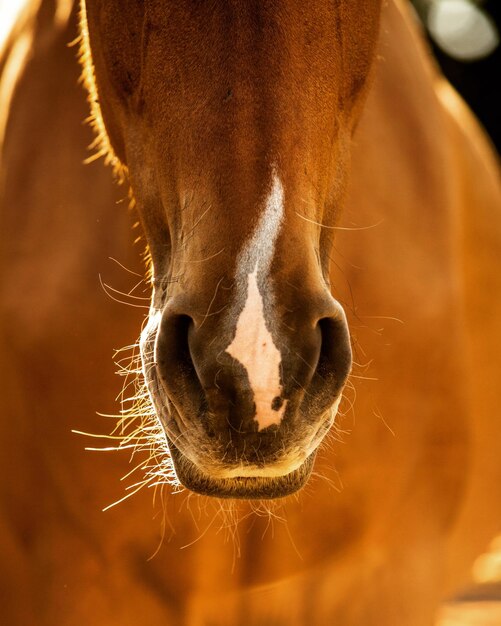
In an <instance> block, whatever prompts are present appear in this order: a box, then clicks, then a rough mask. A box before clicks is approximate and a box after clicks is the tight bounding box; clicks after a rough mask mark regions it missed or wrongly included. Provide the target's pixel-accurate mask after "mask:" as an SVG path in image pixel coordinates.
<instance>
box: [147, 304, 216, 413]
mask: <svg viewBox="0 0 501 626" xmlns="http://www.w3.org/2000/svg"><path fill="white" fill-rule="evenodd" d="M193 325H194V322H193V319H192V318H191V317H189V316H188V315H179V314H164V317H163V319H162V323H161V326H160V330H159V333H158V337H157V342H156V346H155V355H156V363H157V370H158V373H159V376H160V379H161V381H162V384H163V386H164V388H165V390H166V392H167V395H168V396H169V398H170V399H171V400H172V402H173V403H174V405H175V406H176V408H177V409H178V412H180V413H183V412H184V411H186V409H187V407H184V406H183V405H184V399H185V398H190V399H191V402H190V405H191V406H193V400H195V402H196V405H197V407H198V409H197V410H198V414H199V415H200V414H201V413H203V412H204V409H205V395H204V393H203V389H202V386H201V384H200V381H199V378H198V375H197V372H196V369H195V365H194V363H193V359H192V356H191V351H190V346H189V334H190V331H191V329H192V328H193ZM192 412H193V408H192V409H191V410H190V411H189V413H188V414H191V413H192Z"/></svg>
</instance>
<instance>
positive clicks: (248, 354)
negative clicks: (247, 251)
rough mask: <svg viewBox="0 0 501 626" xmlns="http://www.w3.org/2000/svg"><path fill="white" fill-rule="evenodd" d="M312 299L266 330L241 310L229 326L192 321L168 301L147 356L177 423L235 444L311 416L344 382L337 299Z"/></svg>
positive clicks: (345, 342) (344, 347)
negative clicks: (151, 358)
mask: <svg viewBox="0 0 501 626" xmlns="http://www.w3.org/2000/svg"><path fill="white" fill-rule="evenodd" d="M309 300H310V302H311V301H315V298H310V299H309ZM316 300H317V302H318V301H319V300H320V301H321V304H320V305H318V304H317V305H315V306H312V305H311V303H310V302H304V303H303V304H302V305H300V306H296V307H295V309H294V310H293V311H285V310H284V312H283V313H282V315H281V316H279V315H275V320H274V322H273V324H272V326H273V328H271V330H270V329H269V328H268V325H267V324H266V323H263V324H262V325H261V327H259V324H258V323H256V322H254V323H253V321H252V320H251V319H249V320H247V319H245V316H244V315H243V314H242V315H241V317H240V320H239V321H238V322H237V323H236V325H235V321H234V320H233V321H232V320H228V319H222V318H219V319H216V318H213V319H205V318H204V319H203V320H202V322H201V323H200V322H199V323H197V321H196V319H197V318H196V315H194V314H193V313H192V312H190V311H189V307H181V306H179V303H175V302H171V303H169V305H168V306H167V308H166V309H165V311H164V313H163V316H162V321H161V324H160V328H159V331H158V335H157V341H156V347H155V361H156V367H157V371H158V374H159V377H160V380H161V382H162V385H163V386H164V388H165V390H166V392H167V396H168V398H169V400H170V401H171V402H172V403H173V404H174V406H175V407H176V409H177V413H178V415H179V419H180V421H181V422H182V425H183V426H186V425H191V426H190V427H195V428H198V427H200V426H201V427H202V428H204V429H205V431H206V433H207V434H208V435H209V436H217V437H218V438H219V439H220V440H225V439H226V440H228V441H229V440H231V441H232V443H233V444H234V445H235V446H236V448H235V449H237V448H239V446H238V440H239V437H240V436H242V437H240V439H242V440H243V439H244V438H245V437H243V436H244V435H251V434H252V433H260V432H261V433H262V432H265V431H268V430H271V431H272V432H274V433H275V434H276V432H277V429H278V430H279V431H290V430H291V429H293V428H295V427H301V426H302V425H305V424H306V425H307V424H311V423H314V422H315V421H317V420H319V419H320V418H321V417H322V416H323V414H325V412H326V411H327V410H328V409H329V408H330V407H331V406H332V405H333V404H334V402H335V401H336V399H337V398H338V396H339V394H340V392H341V390H342V387H343V386H344V383H345V382H346V378H347V376H348V374H349V371H350V368H351V348H350V342H349V334H348V327H347V323H346V319H345V315H344V312H343V310H342V308H341V307H340V305H339V304H338V303H337V302H336V301H335V300H334V299H333V298H332V297H330V295H329V296H328V297H322V298H320V299H319V298H317V299H316ZM276 308H277V309H279V307H276ZM235 326H236V328H235ZM272 426H275V427H276V428H274V429H273V428H272V429H270V427H272ZM243 445H244V446H245V443H244V444H243Z"/></svg>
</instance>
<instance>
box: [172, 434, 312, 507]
mask: <svg viewBox="0 0 501 626" xmlns="http://www.w3.org/2000/svg"><path fill="white" fill-rule="evenodd" d="M167 442H168V444H169V450H170V453H171V457H172V461H173V463H174V468H175V471H176V475H177V478H178V480H179V482H180V483H181V484H182V485H183V486H184V487H186V488H187V489H189V490H190V491H193V492H195V493H198V494H200V495H205V496H212V497H216V498H226V499H227V498H234V499H245V500H254V499H264V500H271V499H276V498H283V497H285V496H288V495H291V494H293V493H295V492H296V491H298V490H299V489H301V487H303V486H304V485H305V483H306V482H307V480H308V478H309V477H310V474H311V471H312V469H313V464H314V461H315V456H316V450H315V451H314V452H312V453H311V454H310V455H309V456H308V457H307V458H306V459H305V461H304V462H303V463H302V464H301V465H300V466H299V467H298V468H296V469H294V470H293V471H291V472H289V473H287V474H284V475H281V476H269V477H262V476H254V477H253V476H235V477H231V478H217V477H216V478H214V477H212V476H209V475H208V474H206V473H205V472H204V471H203V470H202V469H201V468H200V467H198V466H197V465H195V463H193V462H192V461H191V460H190V459H188V458H187V457H186V456H185V455H184V454H183V453H182V452H181V451H180V450H179V448H178V447H177V446H176V445H175V444H174V443H173V442H172V440H171V439H170V437H168V436H167Z"/></svg>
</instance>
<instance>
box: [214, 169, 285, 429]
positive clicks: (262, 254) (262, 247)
mask: <svg viewBox="0 0 501 626" xmlns="http://www.w3.org/2000/svg"><path fill="white" fill-rule="evenodd" d="M283 213H284V206H283V188H282V184H281V182H280V180H279V178H278V177H277V175H276V174H273V180H272V187H271V191H270V194H269V196H268V198H267V201H266V208H265V210H264V213H263V215H262V216H261V219H260V220H259V224H258V225H257V228H256V230H255V232H254V235H253V237H252V239H251V240H250V241H249V243H248V244H247V245H246V246H245V248H244V249H243V251H242V253H241V255H240V260H239V267H238V270H237V276H238V277H239V282H240V291H241V293H242V294H243V293H245V291H246V292H247V299H246V302H245V306H244V308H243V310H242V312H241V313H240V317H239V318H238V321H237V327H236V332H235V338H234V339H233V341H232V342H231V344H230V345H229V346H228V347H227V348H226V352H228V354H230V355H231V356H232V357H233V358H234V359H236V360H237V361H239V362H240V363H241V364H242V365H243V366H244V368H245V369H246V371H247V376H248V377H249V383H250V386H251V389H252V391H253V393H254V402H255V405H256V414H255V416H254V419H255V420H256V421H257V423H258V429H259V430H263V429H264V428H267V427H268V426H271V425H272V424H280V422H281V421H282V418H283V416H284V412H285V408H286V405H287V401H286V400H282V405H281V407H280V408H279V409H278V410H273V408H272V404H273V400H274V399H275V398H277V397H279V396H280V395H281V393H282V388H281V385H280V363H281V361H282V355H281V354H280V350H279V349H278V348H277V346H276V345H275V343H274V342H273V338H272V336H271V333H270V332H269V330H268V328H267V327H266V321H265V310H264V301H263V297H262V295H261V292H260V291H259V286H258V275H266V274H267V272H268V270H269V266H270V263H271V259H272V258H273V254H274V249H275V242H276V239H277V236H278V232H279V230H280V226H281V224H282V219H283Z"/></svg>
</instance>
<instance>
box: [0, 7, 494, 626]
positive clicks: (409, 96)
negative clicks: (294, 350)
mask: <svg viewBox="0 0 501 626" xmlns="http://www.w3.org/2000/svg"><path fill="white" fill-rule="evenodd" d="M34 4H36V3H34ZM53 9H54V6H53V2H50V1H49V0H47V1H44V2H42V3H41V7H40V10H39V11H38V12H37V11H34V12H33V14H32V15H31V16H30V15H28V16H27V17H26V21H25V24H24V28H23V29H22V31H21V34H24V36H25V37H27V38H28V39H27V41H28V42H29V45H28V47H27V48H26V49H27V50H30V51H31V52H29V54H28V55H27V56H26V57H25V58H24V59H23V58H22V55H21V53H20V59H21V61H24V62H22V63H20V64H19V67H18V68H16V62H15V52H16V48H15V46H14V47H13V46H12V45H11V46H7V49H6V53H5V57H4V60H3V70H4V76H3V80H4V82H3V83H2V84H3V85H5V82H6V80H7V78H8V79H9V80H10V81H11V84H13V85H14V89H13V91H12V92H11V98H7V96H8V95H9V90H8V89H5V88H4V90H3V91H0V94H1V95H2V97H4V98H5V99H6V100H7V101H8V102H7V103H8V104H9V106H10V114H9V118H8V122H7V126H6V131H5V135H4V137H3V138H2V153H1V172H2V173H1V189H0V194H1V196H0V200H1V211H0V220H1V225H0V236H1V248H0V259H1V261H0V262H1V271H2V281H1V284H0V300H1V303H2V308H1V318H0V319H1V328H0V342H1V343H0V345H1V346H2V348H1V354H0V380H1V381H2V401H3V406H2V419H1V421H0V446H1V452H0V468H1V475H2V482H1V487H0V552H1V554H2V558H1V565H0V590H1V598H2V622H3V623H5V624H8V625H9V626H17V625H19V626H21V625H23V626H26V625H30V626H31V625H32V624H33V625H34V626H35V625H36V626H45V625H47V626H52V625H54V624H57V625H61V626H70V625H71V626H73V625H75V626H80V625H81V624H92V625H93V626H109V625H110V624H113V625H115V624H116V625H117V626H136V625H137V624H145V625H148V626H150V625H151V626H157V625H158V626H160V625H162V626H163V625H171V624H172V625H173V626H174V625H176V626H177V625H181V624H185V625H186V626H209V625H214V626H216V625H217V626H226V625H232V626H235V625H237V624H238V625H242V626H244V625H245V626H264V625H266V624H274V625H278V624H280V625H282V624H283V625H285V624H286V625H287V626H299V625H301V624H309V625H315V626H324V625H327V624H339V625H342V626H361V625H362V624H363V625H364V626H371V625H373V626H382V625H384V626H393V625H394V626H402V625H405V626H426V625H428V626H429V625H430V624H431V623H432V619H433V614H434V611H435V609H436V606H437V604H438V603H439V602H440V600H441V599H442V598H443V596H444V594H446V593H450V592H451V591H452V590H453V589H455V588H457V587H458V586H460V585H462V584H464V583H465V582H466V581H468V579H469V572H470V567H471V563H472V560H473V559H474V558H475V556H476V555H477V554H479V553H480V552H481V551H482V549H484V548H485V546H486V544H487V542H488V541H489V540H490V538H491V537H492V536H493V535H494V534H495V533H496V532H497V531H499V527H500V524H501V523H500V520H501V498H500V497H499V485H500V484H501V454H500V443H499V441H500V439H499V424H500V420H499V402H498V387H499V381H500V380H501V359H500V349H501V326H500V324H499V319H501V273H500V272H499V259H500V258H501V256H500V255H501V214H500V206H501V205H500V201H501V190H500V185H499V178H498V170H497V164H496V162H495V159H494V157H493V154H492V151H491V148H490V146H489V145H488V143H487V141H486V139H485V137H484V136H483V134H482V132H481V130H480V129H479V128H478V125H477V123H476V122H475V120H474V119H473V118H472V116H471V114H470V113H469V111H468V110H467V109H466V108H465V106H464V105H463V103H462V102H461V101H460V100H459V98H458V97H457V96H456V94H455V93H454V92H453V91H452V89H451V88H450V87H449V86H448V85H447V84H446V83H445V82H444V81H443V79H442V78H440V77H439V76H438V75H437V72H436V70H435V68H434V67H433V65H432V63H431V61H430V59H429V56H428V53H427V51H426V50H425V49H424V46H423V44H422V41H421V37H420V35H419V34H418V33H417V32H416V27H415V25H414V24H413V23H412V19H411V18H410V17H409V15H408V12H407V10H406V8H405V6H403V5H402V4H401V3H400V2H393V1H391V2H389V3H388V4H387V6H385V7H384V10H383V15H382V26H381V40H380V43H379V51H378V55H379V57H380V60H379V62H378V63H377V66H376V70H375V76H374V81H373V85H372V87H371V90H370V94H369V97H368V100H367V102H366V104H365V108H364V112H363V115H362V119H361V121H360V123H359V126H358V128H357V131H356V134H355V137H354V140H353V147H352V155H353V156H352V160H353V165H352V173H351V179H350V180H351V183H350V189H349V192H348V197H347V199H346V202H345V209H344V218H343V222H342V225H346V226H347V227H351V226H352V225H353V226H354V227H355V228H354V230H346V231H342V230H341V231H339V233H338V234H337V239H336V247H335V252H334V255H333V265H332V284H333V285H334V289H335V292H336V296H337V297H338V298H339V300H340V301H341V302H342V303H343V305H344V306H345V308H346V311H347V315H348V319H349V322H350V326H351V331H352V334H353V336H354V341H355V351H354V355H355V361H356V362H357V363H358V364H361V365H363V364H366V363H369V365H368V366H367V367H364V368H361V367H358V368H355V372H354V373H355V376H354V377H353V379H352V382H353V383H354V385H355V387H356V403H355V405H354V408H353V410H351V409H350V406H349V405H350V399H351V400H353V399H354V398H352V397H351V398H350V394H349V393H347V396H348V399H347V400H346V401H345V404H344V407H343V405H342V407H341V409H342V411H343V412H344V413H345V415H344V417H343V418H342V421H341V422H340V424H339V426H340V428H341V429H342V430H345V431H350V434H344V435H342V439H343V443H339V442H337V441H335V440H332V441H331V442H330V443H329V444H328V445H325V446H324V447H323V448H322V449H321V453H320V455H319V458H318V460H317V465H316V473H317V474H318V475H320V477H315V478H314V479H312V481H311V482H310V483H309V484H308V486H307V487H306V488H305V489H304V490H303V491H302V492H301V493H300V495H299V496H298V497H291V498H289V499H287V500H286V501H284V503H283V504H281V505H280V506H279V507H278V508H277V511H276V512H277V515H278V517H279V519H277V520H274V519H273V518H272V519H271V520H270V519H269V518H268V517H267V516H259V515H256V514H255V513H251V512H250V508H249V507H248V506H247V505H246V504H245V503H242V504H238V505H236V513H235V516H236V518H237V519H238V520H239V523H238V526H237V528H236V530H233V528H232V527H230V528H229V529H227V528H226V529H225V528H221V520H222V519H224V518H222V517H221V516H218V515H217V514H216V513H217V510H218V506H219V505H217V504H215V503H213V502H212V501H210V500H206V499H203V498H199V497H191V496H190V495H188V494H187V493H181V494H170V493H168V491H167V490H164V491H163V492H162V493H163V502H162V506H159V505H158V503H157V508H156V509H153V508H152V506H151V496H152V492H151V490H147V489H145V490H143V491H140V492H139V493H138V494H137V495H136V496H134V497H133V498H131V499H130V500H128V501H127V502H125V503H123V504H121V505H120V506H117V507H115V508H112V509H110V510H109V511H108V512H106V513H105V514H103V513H101V509H102V508H103V507H104V506H106V505H108V504H109V503H110V502H112V501H113V500H115V499H118V498H120V497H121V496H122V495H123V494H122V485H121V484H120V482H119V479H120V477H121V476H123V475H124V474H125V473H127V472H128V471H129V469H130V468H129V465H128V454H127V453H123V454H121V455H118V454H97V453H89V452H85V451H84V450H83V447H84V445H85V444H84V441H83V440H82V438H81V437H77V436H75V435H74V434H72V433H71V430H72V429H77V430H83V431H87V432H103V431H104V430H106V427H107V425H106V422H104V420H103V418H101V417H98V416H96V415H95V411H96V410H99V411H102V412H116V407H115V405H114V402H113V400H114V397H115V396H116V394H117V393H118V391H119V389H120V381H119V380H118V379H116V377H114V375H113V367H112V364H111V359H110V356H111V353H112V350H113V348H118V347H121V346H123V345H127V344H131V343H133V342H134V341H135V340H136V338H137V334H138V330H139V328H140V325H141V323H142V320H143V318H144V311H142V310H141V309H140V308H133V307H126V306H122V305H120V304H118V303H116V302H114V301H113V300H111V299H110V298H109V297H107V295H106V294H105V292H104V291H103V289H102V288H101V286H100V283H99V275H100V274H102V275H103V277H104V278H103V280H104V282H106V283H111V284H112V285H113V286H116V287H117V288H118V289H121V290H123V291H128V290H129V289H130V288H131V286H133V285H134V283H135V280H134V278H132V279H131V278H129V274H127V273H126V272H124V270H122V269H121V268H120V267H118V266H117V264H115V263H113V262H111V261H109V258H110V257H111V258H115V259H117V260H119V261H120V263H122V264H123V265H124V266H126V267H128V268H132V269H134V270H135V271H138V272H142V265H141V262H140V261H138V259H137V257H138V248H137V246H136V247H134V246H133V245H132V241H133V239H134V238H135V234H134V232H133V231H132V230H131V228H130V225H131V219H130V216H129V215H128V213H127V210H126V201H124V196H125V195H126V193H125V190H124V188H117V187H116V186H115V185H113V183H112V181H111V177H110V173H109V171H106V170H105V169H104V168H103V167H102V166H101V165H100V164H99V163H92V164H91V165H88V166H85V167H84V166H83V165H82V160H83V159H84V158H85V156H86V146H87V145H88V144H89V143H90V141H91V135H90V131H89V129H88V128H87V127H86V126H84V125H83V124H82V121H83V120H84V118H85V117H86V115H87V105H86V103H85V97H84V95H83V92H82V89H81V88H80V87H79V86H78V85H77V78H78V74H79V68H78V66H77V65H76V62H75V51H74V49H71V48H68V47H67V46H66V44H67V43H68V42H69V41H71V40H72V39H74V37H75V35H76V30H75V28H76V26H75V15H74V13H73V14H72V17H71V19H70V20H69V21H68V23H55V22H54V18H53ZM20 38H21V37H20V35H19V36H18V38H17V39H16V41H19V39H20ZM9 68H10V69H11V71H12V72H14V76H16V78H17V82H14V83H13V82H12V73H11V74H9V75H8V74H7V69H9ZM16 69H18V70H19V73H18V74H17V75H16ZM6 94H7V96H6ZM2 104H5V103H2ZM359 227H361V228H359ZM137 302H138V303H139V304H140V303H141V301H137ZM357 376H360V379H359V378H357ZM363 377H367V380H365V379H363ZM343 409H344V410H343ZM103 423H104V425H103ZM109 430H111V429H109ZM322 477H325V478H326V479H324V478H322ZM133 482H134V478H133V477H131V479H130V483H133ZM223 506H225V505H223ZM164 508H165V517H166V524H165V532H164V533H163V542H162V545H161V548H160V549H159V552H158V554H157V555H156V556H155V557H154V558H153V559H151V560H148V557H150V556H151V555H152V554H153V553H154V552H155V550H156V548H157V546H158V543H159V541H160V534H161V530H160V527H161V521H162V514H163V513H162V511H163V510H164ZM158 510H160V513H158ZM154 511H156V512H157V516H156V517H155V518H154V519H152V517H153V513H154ZM247 513H250V514H248V515H247ZM282 519H285V520H286V522H283V521H282ZM233 534H235V537H233Z"/></svg>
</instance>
